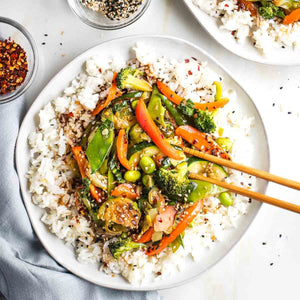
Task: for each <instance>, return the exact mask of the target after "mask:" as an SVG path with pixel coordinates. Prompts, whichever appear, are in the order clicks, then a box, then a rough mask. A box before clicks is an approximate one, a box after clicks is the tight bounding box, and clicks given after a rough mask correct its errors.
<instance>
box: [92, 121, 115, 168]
mask: <svg viewBox="0 0 300 300" xmlns="http://www.w3.org/2000/svg"><path fill="white" fill-rule="evenodd" d="M114 137H115V134H114V127H113V122H111V121H110V120H108V119H107V120H105V121H104V122H103V123H102V124H101V125H100V126H99V128H98V129H97V130H96V132H95V134H94V136H93V139H92V140H91V141H90V142H89V144H88V146H87V149H86V155H87V158H88V160H89V163H90V166H91V172H92V173H94V172H96V171H97V170H98V169H99V168H100V167H101V166H102V163H103V162H104V160H105V159H106V157H107V155H108V154H109V152H110V149H111V147H112V145H113V142H114Z"/></svg>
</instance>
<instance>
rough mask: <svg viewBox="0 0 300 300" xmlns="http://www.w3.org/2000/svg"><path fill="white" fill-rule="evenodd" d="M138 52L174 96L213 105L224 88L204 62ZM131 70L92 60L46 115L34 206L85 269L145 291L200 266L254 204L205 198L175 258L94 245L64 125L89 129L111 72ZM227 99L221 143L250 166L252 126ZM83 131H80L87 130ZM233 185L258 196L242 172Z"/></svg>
mask: <svg viewBox="0 0 300 300" xmlns="http://www.w3.org/2000/svg"><path fill="white" fill-rule="evenodd" d="M229 2H230V1H229ZM134 50H135V53H136V58H137V60H138V61H137V62H133V63H135V64H139V65H144V66H145V68H147V70H148V72H151V73H152V74H153V75H155V76H157V77H160V78H161V79H163V80H164V81H165V82H166V83H167V84H168V85H169V86H170V88H171V89H174V90H176V91H177V92H178V93H179V94H181V95H182V96H184V97H186V98H190V99H192V100H193V101H203V102H204V101H205V102H210V101H213V99H214V95H215V86H214V85H213V84H212V83H213V82H214V81H215V80H217V81H219V80H220V77H219V76H218V75H217V74H215V73H214V72H213V71H212V70H211V69H209V67H207V65H206V63H203V62H198V61H197V60H196V59H194V58H189V59H188V60H185V61H178V60H176V59H169V58H166V57H156V56H155V54H154V53H153V52H152V53H148V52H147V48H146V47H145V46H144V45H143V44H139V45H137V46H136V47H135V48H134ZM125 65H126V64H125V62H123V61H118V62H116V60H108V61H107V60H103V59H101V57H100V56H95V57H91V58H90V59H89V60H88V61H87V62H86V66H85V71H84V72H83V73H82V74H79V75H78V76H77V77H76V78H75V79H74V80H73V81H72V83H71V85H70V86H69V87H67V88H66V89H65V91H64V92H63V94H62V95H61V96H60V97H57V98H56V99H54V100H52V101H51V102H50V103H49V104H47V105H46V106H45V107H44V108H43V109H42V110H41V111H40V113H39V117H40V123H39V126H38V128H37V130H36V132H33V133H32V134H31V135H30V136H29V144H30V147H31V166H30V169H29V171H28V179H29V183H30V192H31V193H32V201H33V202H34V203H35V204H36V205H39V206H40V207H42V208H45V213H44V215H43V217H42V219H41V220H42V222H44V223H45V224H46V225H47V226H48V228H49V230H50V231H51V232H53V233H54V234H56V235H57V236H58V237H59V238H60V239H63V240H64V241H65V242H66V243H68V244H72V245H73V246H74V248H75V253H76V256H77V258H78V260H79V261H80V262H82V263H98V264H99V267H100V269H101V270H103V271H105V272H107V273H116V274H122V276H124V278H126V279H127V280H128V281H129V282H131V283H132V284H141V283H144V282H149V281H153V280H160V279H161V278H167V277H169V276H171V275H172V274H174V271H177V270H182V269H184V266H185V257H188V256H189V257H192V258H193V259H194V260H199V259H200V254H201V252H202V251H203V249H204V248H213V247H214V245H215V244H216V243H219V242H220V241H222V239H223V237H224V233H225V232H226V230H228V229H229V228H232V227H235V226H236V224H237V223H236V222H237V220H238V218H239V217H240V216H242V215H244V214H246V212H247V208H248V206H249V205H250V204H249V201H248V199H247V198H245V197H242V196H234V195H233V197H234V204H233V206H231V207H228V208H227V207H224V206H222V205H220V202H219V200H218V198H216V197H209V198H207V199H205V209H204V211H203V212H202V213H201V214H199V215H198V216H197V217H196V219H195V220H194V222H193V226H192V227H189V228H188V229H186V231H185V236H184V245H185V247H184V248H182V247H180V248H179V250H178V251H177V252H176V253H174V254H173V253H172V251H171V250H170V249H166V250H164V251H163V252H162V253H160V254H159V255H158V256H157V257H149V256H146V255H145V254H144V252H142V251H141V250H138V251H134V252H127V253H125V254H124V255H123V256H121V258H120V259H119V260H118V261H117V260H115V259H114V258H113V257H112V255H111V254H110V252H109V249H108V242H106V243H105V244H104V245H103V244H101V243H100V242H95V233H94V229H93V227H92V226H91V225H92V224H90V221H88V220H87V219H86V218H85V217H83V216H81V215H80V214H79V213H78V212H77V210H76V208H75V205H74V201H75V199H74V198H75V197H74V189H73V187H72V185H71V184H70V182H71V181H72V180H73V179H74V178H75V177H76V176H78V175H76V170H75V168H74V165H73V166H72V162H70V154H69V152H70V151H69V149H70V146H69V145H70V144H72V143H76V138H77V136H76V135H74V139H75V141H69V138H67V137H66V136H65V135H64V131H63V129H62V128H61V126H60V125H59V122H60V121H59V120H60V118H61V117H62V114H70V113H71V114H72V115H73V116H74V117H72V118H76V122H75V121H74V123H76V124H82V127H85V126H86V124H87V123H88V118H89V117H90V115H89V111H90V110H92V109H93V108H94V107H95V105H96V103H97V101H98V99H99V92H100V98H103V97H105V95H106V93H107V84H108V83H109V82H110V81H111V79H112V74H113V72H114V71H118V70H120V68H122V67H124V66H125ZM99 69H100V70H101V73H100V72H99ZM103 87H104V88H103ZM225 88H226V87H225ZM224 92H225V95H226V94H227V96H229V97H230V99H231V102H230V103H229V104H228V105H227V106H226V107H225V108H224V109H222V110H221V112H220V114H219V115H218V117H217V120H216V121H217V125H218V127H222V128H223V129H224V134H223V136H228V137H230V138H231V139H232V140H233V141H234V142H235V144H234V147H233V153H232V157H233V159H234V160H236V161H241V162H243V163H247V162H248V161H247V157H251V156H252V151H253V149H252V145H251V143H250V141H249V135H250V134H251V127H253V123H254V120H253V118H249V117H247V116H243V115H240V114H239V108H238V107H236V106H233V105H234V104H233V103H234V102H235V101H234V98H235V92H234V91H232V90H226V89H225V91H224ZM233 108H234V111H235V112H234V113H233V112H232V111H233ZM82 111H83V112H82ZM78 126H79V125H78ZM78 128H79V127H78ZM78 128H77V129H78ZM80 128H81V127H80ZM78 130H81V132H82V128H81V129H78ZM68 141H69V142H68ZM68 144H69V145H68ZM73 163H74V162H73ZM227 180H228V181H229V182H233V183H235V184H236V185H241V184H243V185H244V186H248V184H250V185H251V186H252V188H254V189H255V179H254V178H249V176H244V175H243V174H241V173H240V172H231V173H230V176H229V178H228V179H227ZM175 273H176V272H175Z"/></svg>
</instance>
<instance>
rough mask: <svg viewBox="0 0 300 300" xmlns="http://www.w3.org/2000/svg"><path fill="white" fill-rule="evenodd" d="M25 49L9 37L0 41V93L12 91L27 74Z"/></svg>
mask: <svg viewBox="0 0 300 300" xmlns="http://www.w3.org/2000/svg"><path fill="white" fill-rule="evenodd" d="M27 72H28V65H27V56H26V52H25V50H24V49H23V48H22V47H21V46H20V45H18V44H16V43H15V42H14V41H10V38H9V39H8V40H5V41H0V94H7V93H10V92H13V91H14V90H16V89H17V87H18V86H20V85H21V84H22V83H23V82H24V80H25V77H26V75H27Z"/></svg>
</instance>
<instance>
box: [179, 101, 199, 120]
mask: <svg viewBox="0 0 300 300" xmlns="http://www.w3.org/2000/svg"><path fill="white" fill-rule="evenodd" d="M194 106H195V104H194V102H193V101H192V100H190V99H188V100H186V99H183V100H182V101H181V102H180V104H179V106H178V108H179V109H180V110H181V111H182V113H183V114H184V115H186V116H189V117H191V116H192V115H193V114H194V112H195V109H194Z"/></svg>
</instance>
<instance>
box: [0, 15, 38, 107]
mask: <svg viewBox="0 0 300 300" xmlns="http://www.w3.org/2000/svg"><path fill="white" fill-rule="evenodd" d="M37 66H38V53H37V47H36V45H35V42H34V40H33V38H32V36H31V35H30V33H29V32H28V31H27V29H25V28H24V27H23V26H22V25H21V24H19V23H17V22H16V21H14V20H11V19H8V18H4V17H0V104H3V103H7V102H10V101H12V100H15V99H17V98H19V97H20V96H21V95H22V94H23V93H24V92H25V91H26V90H27V89H28V88H29V86H30V85H31V83H32V82H33V80H34V77H35V74H36V71H37Z"/></svg>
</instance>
